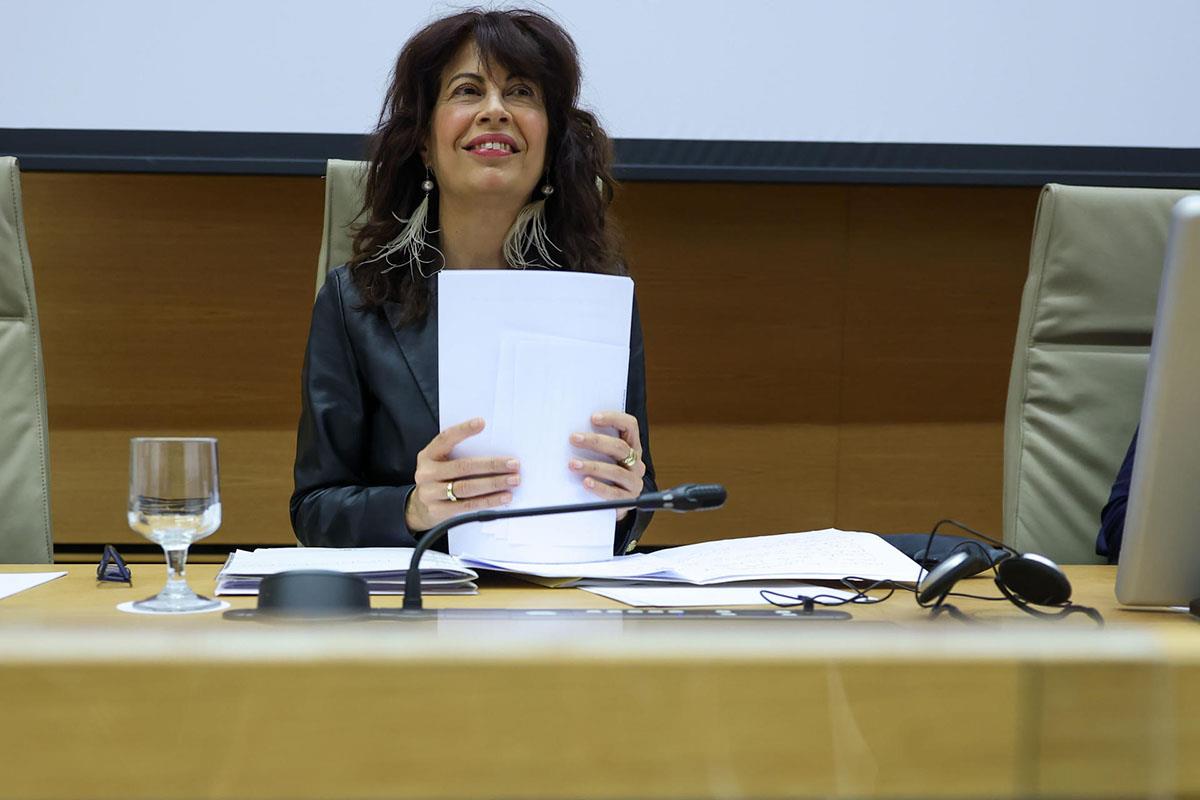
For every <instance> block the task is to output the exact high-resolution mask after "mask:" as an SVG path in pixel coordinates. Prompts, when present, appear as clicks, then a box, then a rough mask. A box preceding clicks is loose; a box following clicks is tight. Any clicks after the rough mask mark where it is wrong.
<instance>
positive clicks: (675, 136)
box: [0, 0, 1200, 186]
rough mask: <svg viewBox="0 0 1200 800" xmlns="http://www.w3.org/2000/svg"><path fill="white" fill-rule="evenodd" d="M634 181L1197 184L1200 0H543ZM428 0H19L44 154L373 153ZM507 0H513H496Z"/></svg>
mask: <svg viewBox="0 0 1200 800" xmlns="http://www.w3.org/2000/svg"><path fill="white" fill-rule="evenodd" d="M529 6H530V7H532V8H534V9H536V10H539V11H542V12H543V13H546V14H549V15H550V16H552V17H554V18H555V19H557V20H558V21H559V22H561V23H562V24H563V26H564V27H565V28H566V29H567V30H568V31H569V32H570V33H571V34H572V36H573V37H574V38H575V40H576V42H577V43H578V46H579V51H580V54H581V57H582V61H583V66H584V75H585V86H584V90H583V103H584V105H585V106H587V107H588V108H590V109H591V110H592V111H594V112H595V113H596V114H598V116H599V117H600V118H601V120H602V121H603V122H604V124H605V127H606V128H607V130H608V131H609V133H610V135H612V136H613V138H614V139H615V140H616V143H617V155H618V174H619V175H620V176H621V177H623V178H625V179H635V180H636V179H656V180H751V181H851V182H861V181H870V182H919V183H981V184H1038V183H1042V182H1045V181H1047V180H1066V181H1071V182H1075V183H1109V184H1114V183H1115V184H1126V185H1147V186H1189V185H1190V186H1195V185H1200V150H1198V148H1200V102H1197V99H1196V98H1197V97H1200V87H1198V86H1197V84H1198V83H1200V70H1198V67H1200V2H1196V0H739V1H738V2H730V1H729V0H688V1H687V2H684V1H683V0H604V2H598V1H597V0H548V1H547V2H544V3H541V4H536V3H530V4H529ZM464 7H465V6H461V5H452V4H448V3H430V2H428V1H427V0H337V1H336V2H334V1H333V0H286V1H285V0H207V1H206V2H198V0H90V1H89V0H37V2H31V1H30V0H3V5H2V9H3V16H2V17H0V19H3V20H4V25H5V27H6V28H8V29H9V35H8V36H6V37H5V39H6V45H5V47H4V48H0V153H12V154H15V155H18V156H19V157H21V159H22V163H23V166H24V167H25V168H26V169H74V170H129V171H175V172H241V173H291V174H315V173H320V172H322V171H323V168H324V161H325V159H326V158H329V157H342V158H357V157H361V155H362V153H363V137H364V134H366V133H367V132H369V131H370V129H371V128H372V126H373V124H374V122H375V120H376V118H377V115H378V112H379V104H380V101H381V98H382V95H383V90H384V87H385V86H386V84H387V80H388V75H389V71H390V69H391V66H392V64H393V62H394V59H395V56H396V53H397V51H398V49H399V47H400V45H401V44H402V43H403V42H404V40H405V39H406V38H407V37H408V36H409V35H411V34H412V33H413V32H415V31H416V30H417V29H419V28H420V27H421V26H422V25H423V24H425V23H426V22H428V21H430V20H432V19H435V18H436V17H438V16H441V15H443V14H446V13H452V12H454V11H457V10H460V9H461V8H464ZM489 7H498V8H504V7H510V4H506V5H494V4H493V5H491V6H489Z"/></svg>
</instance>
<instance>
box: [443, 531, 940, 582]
mask: <svg viewBox="0 0 1200 800" xmlns="http://www.w3.org/2000/svg"><path fill="white" fill-rule="evenodd" d="M463 561H464V562H465V563H467V564H468V565H469V566H476V567H481V568H484V569H498V570H504V571H507V572H523V573H526V574H529V575H537V576H540V577H544V578H568V577H574V578H603V579H608V580H622V579H628V580H637V581H639V582H641V581H676V582H679V583H693V584H714V583H730V582H733V581H747V580H839V579H841V578H849V577H854V578H865V579H867V580H893V581H899V582H903V583H916V582H917V578H918V577H919V574H920V570H921V568H920V566H919V565H918V564H917V562H915V561H913V560H912V559H911V558H909V557H908V556H906V555H904V554H903V553H901V552H900V551H899V550H897V549H896V548H895V547H893V546H892V545H890V544H888V543H887V541H885V540H884V539H883V538H882V537H881V536H879V535H878V534H874V533H863V532H859V531H840V530H837V529H835V528H828V529H826V530H820V531H807V532H804V533H780V534H774V535H771V536H747V537H743V538H740V539H721V540H720V541H715V542H702V543H700V544H689V545H684V546H682V547H672V548H668V549H665V550H659V551H657V552H655V553H639V554H636V555H632V556H620V557H618V558H609V559H605V560H600V561H594V562H589V563H581V564H532V563H515V562H506V561H500V560H494V559H476V558H473V557H471V556H464V557H463Z"/></svg>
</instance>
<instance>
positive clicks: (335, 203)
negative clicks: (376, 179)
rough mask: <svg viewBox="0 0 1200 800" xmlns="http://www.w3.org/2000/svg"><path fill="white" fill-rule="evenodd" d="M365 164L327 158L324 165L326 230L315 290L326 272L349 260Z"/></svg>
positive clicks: (359, 208) (322, 240) (365, 168)
mask: <svg viewBox="0 0 1200 800" xmlns="http://www.w3.org/2000/svg"><path fill="white" fill-rule="evenodd" d="M366 170H367V162H365V161H342V160H339V159H330V160H329V161H328V162H327V164H326V166H325V228H324V232H323V233H322V234H321V254H320V256H319V257H318V258H317V291H320V290H321V286H322V285H323V284H324V283H325V276H326V275H328V274H329V270H331V269H334V268H336V267H339V266H341V265H342V264H345V263H346V262H347V261H349V260H350V247H351V243H352V241H353V239H354V225H355V224H356V223H358V222H359V221H360V217H361V216H362V215H361V214H360V213H359V212H361V211H362V203H363V182H364V181H365V180H366Z"/></svg>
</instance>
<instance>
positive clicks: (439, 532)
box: [403, 483, 726, 611]
mask: <svg viewBox="0 0 1200 800" xmlns="http://www.w3.org/2000/svg"><path fill="white" fill-rule="evenodd" d="M725 494H726V493H725V487H724V486H722V485H721V484H719V483H685V484H683V485H681V486H676V487H675V488H674V489H667V490H665V491H661V492H646V493H644V494H640V495H638V496H637V497H636V498H633V499H632V500H629V499H626V500H598V501H596V502H594V503H574V504H570V505H562V506H542V507H540V508H484V509H480V510H479V511H468V512H467V513H465V514H459V515H458V516H456V517H451V518H450V519H448V520H445V521H444V522H439V523H438V524H437V525H434V526H433V527H432V528H430V529H429V530H428V531H426V532H425V534H424V535H423V536H422V537H421V540H420V541H418V542H417V546H416V547H415V548H414V549H413V554H412V561H410V562H409V565H408V574H407V575H405V576H404V606H403V607H404V610H405V611H420V610H421V609H422V608H423V605H422V603H421V571H420V564H421V556H423V555H424V554H425V551H426V550H428V549H429V548H430V547H432V546H433V545H435V544H437V543H438V542H439V541H441V539H442V537H443V536H445V535H446V533H447V532H448V531H449V530H450V529H451V528H455V527H458V526H459V525H465V524H466V523H468V522H491V521H492V520H497V519H515V518H518V517H544V516H548V515H550V514H575V513H578V512H580V511H602V510H604V509H609V508H636V509H638V510H639V511H654V510H657V509H660V508H665V509H668V510H670V511H680V512H683V511H703V510H705V509H709V508H720V507H721V506H722V505H724V503H725Z"/></svg>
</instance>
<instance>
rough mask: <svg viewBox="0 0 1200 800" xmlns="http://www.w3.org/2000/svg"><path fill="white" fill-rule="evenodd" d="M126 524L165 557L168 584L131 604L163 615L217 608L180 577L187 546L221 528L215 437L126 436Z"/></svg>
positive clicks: (217, 602)
mask: <svg viewBox="0 0 1200 800" xmlns="http://www.w3.org/2000/svg"><path fill="white" fill-rule="evenodd" d="M129 527H131V528H133V529H134V530H135V531H137V532H138V533H140V534H141V535H142V536H145V537H146V538H147V539H149V540H150V541H152V542H155V543H157V544H158V545H160V546H161V547H162V549H163V552H164V553H165V554H166V556H167V585H166V586H165V587H164V588H163V590H162V591H161V592H159V593H158V594H157V595H155V596H154V597H148V598H146V599H145V600H138V601H137V602H135V603H134V606H136V607H137V608H139V609H144V610H147V611H159V612H167V613H172V612H185V611H208V610H211V609H214V608H218V607H219V606H220V605H221V603H220V601H219V600H210V599H209V598H207V597H201V596H200V595H197V594H196V593H195V592H193V591H192V589H191V587H189V586H188V585H187V577H186V575H185V570H186V567H187V551H188V547H189V546H190V545H191V543H192V542H194V541H196V540H197V539H203V538H204V537H205V536H208V535H209V534H211V533H212V532H213V531H215V530H216V529H217V528H219V527H221V491H220V480H219V476H218V473H217V440H216V439H211V438H182V437H135V438H133V439H130V440H129Z"/></svg>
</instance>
